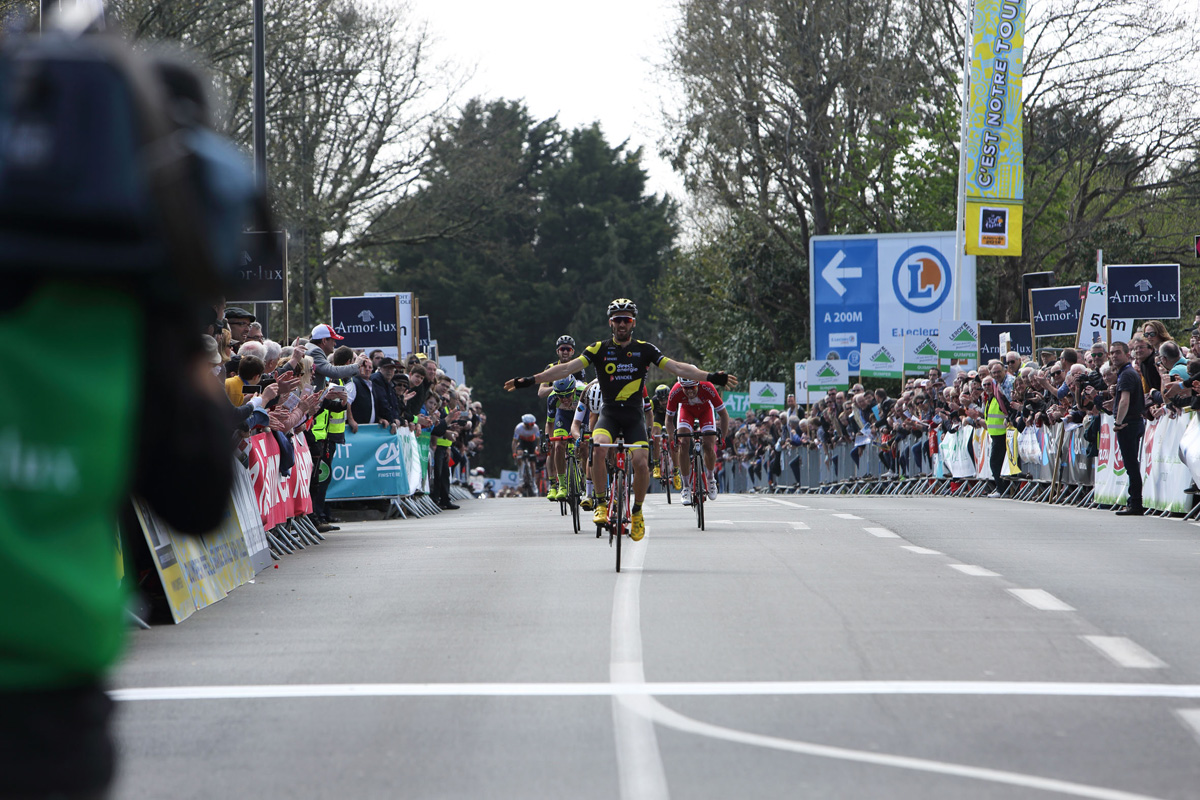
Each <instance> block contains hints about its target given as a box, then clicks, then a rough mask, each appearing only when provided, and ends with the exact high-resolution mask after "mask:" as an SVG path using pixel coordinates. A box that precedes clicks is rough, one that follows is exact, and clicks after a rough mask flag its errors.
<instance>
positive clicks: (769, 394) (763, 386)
mask: <svg viewBox="0 0 1200 800" xmlns="http://www.w3.org/2000/svg"><path fill="white" fill-rule="evenodd" d="M786 393H787V390H786V389H785V388H784V384H783V382H782V381H780V382H778V383H777V382H774V381H750V407H751V408H783V406H784V400H785V399H786Z"/></svg>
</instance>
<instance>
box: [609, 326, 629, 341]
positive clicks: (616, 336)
mask: <svg viewBox="0 0 1200 800" xmlns="http://www.w3.org/2000/svg"><path fill="white" fill-rule="evenodd" d="M632 339H633V328H627V329H626V330H625V333H624V334H622V333H621V332H620V331H619V330H617V329H615V328H614V329H613V341H614V342H616V343H617V344H629V342H630V341H631V340H632Z"/></svg>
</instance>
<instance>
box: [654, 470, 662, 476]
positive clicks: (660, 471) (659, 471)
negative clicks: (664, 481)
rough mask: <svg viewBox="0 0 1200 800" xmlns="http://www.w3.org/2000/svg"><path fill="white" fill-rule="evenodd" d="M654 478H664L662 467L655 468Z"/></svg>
mask: <svg viewBox="0 0 1200 800" xmlns="http://www.w3.org/2000/svg"><path fill="white" fill-rule="evenodd" d="M654 477H655V478H661V477H662V469H661V468H660V467H655V468H654Z"/></svg>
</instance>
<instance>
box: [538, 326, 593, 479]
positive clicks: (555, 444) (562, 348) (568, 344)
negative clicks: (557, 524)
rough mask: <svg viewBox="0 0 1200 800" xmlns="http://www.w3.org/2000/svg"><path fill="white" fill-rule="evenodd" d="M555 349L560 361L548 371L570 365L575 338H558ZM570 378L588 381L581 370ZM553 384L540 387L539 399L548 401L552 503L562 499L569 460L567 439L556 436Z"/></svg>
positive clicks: (557, 399) (547, 435) (547, 437)
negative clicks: (562, 478) (561, 483)
mask: <svg viewBox="0 0 1200 800" xmlns="http://www.w3.org/2000/svg"><path fill="white" fill-rule="evenodd" d="M554 348H555V353H556V354H557V357H558V361H551V362H550V363H549V364H547V365H546V368H547V369H549V368H550V367H553V366H555V365H556V364H568V363H570V362H571V361H573V360H574V358H575V339H574V338H572V337H570V336H568V335H567V334H563V335H562V336H560V337H558V340H557V341H556V342H555V343H554ZM570 377H573V378H575V380H576V381H578V382H579V383H585V382H586V381H587V378H586V376H585V374H584V371H583V370H579V371H578V373H576V374H575V375H573V376H570ZM553 383H554V382H552V381H548V382H546V383H543V384H541V385H540V386H538V397H542V398H545V400H546V441H547V450H546V478H547V481H548V482H549V484H550V489H549V491H547V492H546V497H547V498H549V499H550V500H551V501H554V500H561V499H562V498H561V497H559V492H560V489H559V476H560V475H561V474H562V471H563V469H564V467H565V464H566V458H567V448H566V442H565V441H564V438H565V437H564V438H558V439H556V438H555V436H554V430H555V427H556V422H555V418H556V417H557V412H558V406H559V401H560V398H559V397H556V396H555V395H556V394H558V391H557V390H556V389H555V387H554V385H553ZM564 385H565V384H564ZM573 409H574V406H572V410H573Z"/></svg>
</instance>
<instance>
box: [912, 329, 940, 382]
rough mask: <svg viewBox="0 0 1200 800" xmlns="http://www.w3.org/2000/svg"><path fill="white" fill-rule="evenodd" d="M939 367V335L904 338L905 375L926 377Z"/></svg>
mask: <svg viewBox="0 0 1200 800" xmlns="http://www.w3.org/2000/svg"><path fill="white" fill-rule="evenodd" d="M937 365H938V335H937V333H934V334H933V335H932V336H905V337H904V374H905V375H924V374H925V373H927V372H929V368H930V367H936V366H937Z"/></svg>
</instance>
